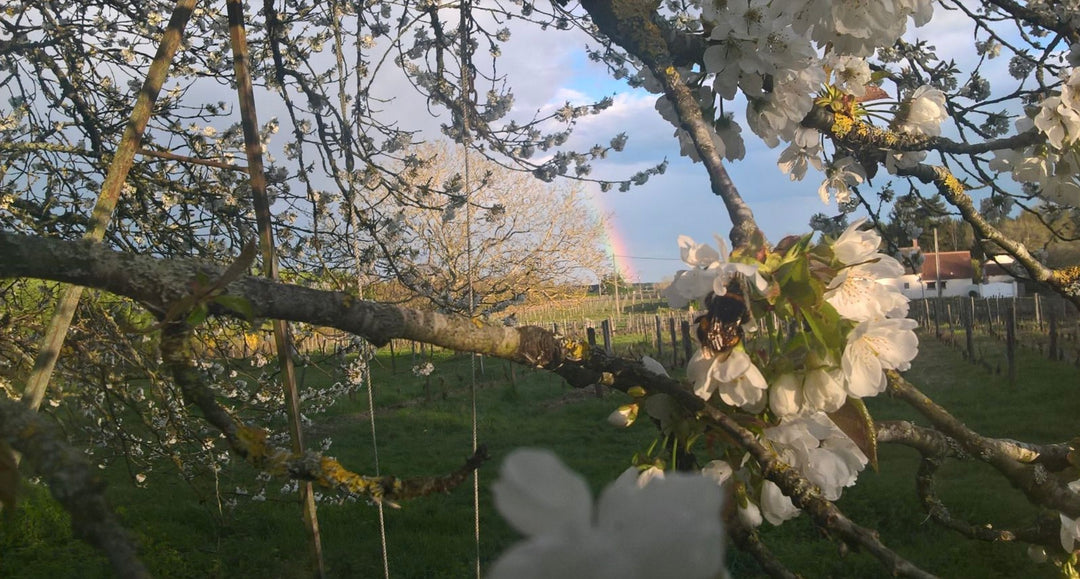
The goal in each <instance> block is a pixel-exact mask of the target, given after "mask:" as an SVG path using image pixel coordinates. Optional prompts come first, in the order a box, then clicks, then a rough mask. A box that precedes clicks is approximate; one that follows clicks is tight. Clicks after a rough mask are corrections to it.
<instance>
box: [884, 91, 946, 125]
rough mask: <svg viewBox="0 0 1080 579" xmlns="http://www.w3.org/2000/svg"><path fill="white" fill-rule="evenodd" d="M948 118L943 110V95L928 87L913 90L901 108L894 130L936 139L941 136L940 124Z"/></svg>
mask: <svg viewBox="0 0 1080 579" xmlns="http://www.w3.org/2000/svg"><path fill="white" fill-rule="evenodd" d="M947 118H949V112H948V111H947V110H946V109H945V93H943V92H941V90H939V89H936V88H934V87H932V86H930V85H925V84H924V85H922V86H920V87H919V88H917V89H915V92H913V93H912V94H911V97H910V98H909V99H908V100H907V102H906V103H905V106H903V107H901V113H900V114H899V115H898V118H897V119H896V127H895V129H896V130H897V131H899V132H902V133H909V134H913V135H925V136H928V137H937V136H940V135H941V123H943V122H945V119H947Z"/></svg>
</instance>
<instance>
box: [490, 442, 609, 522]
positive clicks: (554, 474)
mask: <svg viewBox="0 0 1080 579" xmlns="http://www.w3.org/2000/svg"><path fill="white" fill-rule="evenodd" d="M492 492H493V493H494V495H495V508H496V509H497V510H498V511H499V513H500V514H502V516H503V518H505V519H506V521H507V522H508V523H510V525H511V526H513V527H514V528H515V529H517V530H518V531H520V532H521V533H522V534H523V535H528V536H532V535H539V534H544V533H557V532H562V531H568V529H570V528H585V527H588V526H589V525H590V524H591V518H592V495H591V493H590V491H589V487H588V485H587V484H586V483H585V479H583V478H582V477H581V476H580V475H578V474H577V473H575V472H573V471H571V470H570V469H568V468H567V467H566V465H564V464H563V463H562V461H560V460H559V458H558V457H557V456H555V454H554V453H552V452H551V451H548V450H540V449H528V448H526V449H519V450H515V451H514V452H513V453H511V454H510V456H508V457H506V460H504V461H503V464H502V468H501V469H500V470H499V480H497V481H495V483H494V484H492Z"/></svg>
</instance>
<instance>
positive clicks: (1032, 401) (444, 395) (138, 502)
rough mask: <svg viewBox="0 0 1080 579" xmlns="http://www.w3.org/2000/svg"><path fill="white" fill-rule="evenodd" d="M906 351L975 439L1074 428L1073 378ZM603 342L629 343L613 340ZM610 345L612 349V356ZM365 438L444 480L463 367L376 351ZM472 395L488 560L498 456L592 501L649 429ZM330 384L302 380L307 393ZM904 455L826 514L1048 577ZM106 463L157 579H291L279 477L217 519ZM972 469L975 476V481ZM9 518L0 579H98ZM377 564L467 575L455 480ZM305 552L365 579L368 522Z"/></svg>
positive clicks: (799, 530)
mask: <svg viewBox="0 0 1080 579" xmlns="http://www.w3.org/2000/svg"><path fill="white" fill-rule="evenodd" d="M923 340H924V344H923V349H922V353H921V354H920V357H919V359H918V360H917V361H916V364H915V366H914V367H913V368H912V370H911V371H910V372H909V373H908V377H909V378H910V379H911V380H912V381H913V382H915V383H916V384H919V385H923V389H924V391H925V392H926V393H927V394H929V395H930V396H931V397H932V398H934V399H935V400H937V401H938V402H940V403H942V404H943V405H944V406H946V407H947V408H949V409H950V410H952V411H953V412H954V413H955V414H956V415H957V416H959V417H960V418H962V419H963V420H965V421H967V423H968V424H969V425H970V426H972V427H973V428H975V429H976V430H979V431H980V432H983V433H985V434H988V435H992V436H1001V437H1009V438H1016V439H1020V440H1029V441H1033V442H1052V441H1062V440H1067V439H1069V438H1071V437H1072V436H1075V435H1076V434H1077V430H1078V429H1077V426H1078V421H1077V420H1076V416H1078V415H1080V397H1078V396H1076V392H1075V389H1076V387H1077V386H1076V384H1077V382H1078V380H1077V377H1078V376H1077V371H1076V369H1075V368H1073V367H1072V366H1071V365H1070V364H1066V363H1054V362H1049V361H1046V360H1044V359H1042V358H1040V357H1039V356H1037V355H1036V354H1035V353H1034V352H1031V351H1022V352H1021V353H1020V357H1019V363H1020V368H1021V373H1020V375H1021V377H1022V382H1021V385H1020V386H1018V387H1011V386H1009V385H1008V383H1007V380H1006V378H1005V377H1004V376H1003V375H998V374H995V373H993V372H987V371H986V370H984V369H983V368H982V367H979V366H973V365H969V364H967V363H966V362H964V361H963V360H962V359H961V356H960V353H959V350H958V349H957V348H955V347H952V346H948V345H943V344H942V343H940V342H937V341H936V340H934V339H933V338H925V337H924V338H923ZM616 343H617V345H618V346H619V347H629V346H630V345H632V344H634V343H635V339H634V338H632V337H623V336H620V337H619V338H618V340H617V342H616ZM620 351H621V350H620ZM376 366H377V367H376V372H375V394H376V407H377V408H379V409H381V410H379V412H377V413H376V427H377V435H378V443H379V465H380V467H381V471H382V472H383V473H386V474H394V475H397V476H427V475H435V474H439V473H445V472H448V471H451V470H453V469H455V468H457V467H458V466H459V465H460V464H461V462H462V461H463V459H464V458H465V457H466V456H467V455H468V454H469V452H470V447H471V436H472V435H471V421H470V415H471V406H470V398H469V395H468V382H467V380H466V379H465V378H466V377H467V376H468V372H469V360H468V358H467V357H452V356H450V354H448V353H441V352H437V353H436V368H437V370H436V373H435V374H434V375H433V376H432V377H431V380H430V381H428V380H425V379H424V378H420V377H416V376H413V375H412V374H411V372H410V371H409V367H410V366H411V360H410V356H409V355H399V358H398V359H397V373H396V374H393V373H391V372H390V363H389V359H388V356H380V358H379V359H378V363H377V364H376ZM485 369H486V376H483V377H481V379H480V384H479V389H478V409H479V420H478V437H479V439H480V441H482V442H485V443H487V444H488V446H489V448H490V450H491V454H492V458H493V460H492V461H491V462H490V463H489V464H488V465H486V466H485V467H483V468H482V469H481V472H480V496H481V508H480V526H481V544H480V557H481V561H482V562H483V563H484V564H489V563H490V562H491V561H492V560H494V558H495V557H496V556H497V555H498V553H500V552H502V551H503V550H505V549H506V548H507V547H508V546H509V545H510V544H512V543H513V542H514V541H515V540H516V536H515V534H514V533H513V531H511V530H510V529H509V528H508V527H507V525H506V524H505V523H504V522H503V521H502V520H501V519H500V518H499V517H498V515H497V514H496V513H495V511H494V509H493V506H492V503H491V500H490V494H489V485H490V483H491V482H492V480H493V479H494V478H495V477H496V476H497V469H498V465H499V464H500V462H501V460H502V458H503V457H505V456H506V454H507V453H508V452H510V451H511V450H512V449H514V448H517V447H521V446H538V447H546V448H551V449H554V450H555V451H556V452H557V453H558V454H559V455H560V456H561V457H562V459H563V460H564V461H565V462H566V463H567V464H568V465H569V466H570V467H571V468H573V469H575V470H577V471H579V472H581V473H583V474H584V475H585V476H586V477H587V478H588V480H589V481H590V483H591V484H592V486H593V488H594V489H596V490H598V489H599V488H602V487H603V485H605V484H607V483H608V482H610V481H611V480H612V479H614V478H615V476H617V475H618V474H619V473H620V472H621V471H622V470H623V469H624V468H626V466H627V465H628V463H629V460H630V457H631V456H632V455H633V453H634V452H635V451H637V450H641V449H642V448H644V447H645V446H647V445H648V444H649V443H650V442H651V441H652V439H653V436H654V431H653V429H652V426H651V425H650V424H648V421H642V423H639V424H637V425H635V426H634V427H632V428H630V429H627V430H619V429H615V428H613V427H610V426H609V425H607V423H606V422H605V421H604V419H605V417H606V416H607V414H608V413H610V412H611V410H612V409H614V408H615V407H616V406H618V405H619V404H621V403H624V402H625V401H626V398H625V397H624V396H622V395H621V394H611V395H609V396H607V397H606V398H605V399H596V398H594V397H592V396H591V393H590V394H589V395H584V396H583V395H582V394H583V393H582V392H579V391H571V390H570V389H569V388H567V387H566V386H564V385H563V384H561V383H560V381H558V380H556V379H554V378H553V377H552V376H550V375H548V374H546V373H543V372H539V371H534V370H529V369H524V368H520V367H519V368H517V369H516V370H515V374H516V377H517V384H516V385H511V384H510V381H509V380H508V378H507V373H508V368H507V366H506V364H505V363H504V362H501V361H495V360H487V361H486V363H485ZM333 379H335V375H333V374H328V373H323V372H318V371H315V370H314V369H312V370H309V371H308V372H307V373H306V374H305V380H306V382H307V383H308V384H309V385H318V384H321V383H325V382H326V381H328V380H333ZM366 406H367V402H366V396H365V395H363V394H362V395H361V396H359V397H358V399H357V400H354V401H350V400H343V401H341V402H339V403H338V404H337V405H335V406H333V407H332V408H331V409H330V411H328V412H327V413H326V414H324V415H322V416H320V417H319V418H318V419H317V426H316V427H315V428H313V429H312V430H311V431H310V432H309V433H308V440H309V444H317V442H318V441H319V440H321V439H322V438H323V437H326V436H330V437H332V438H333V440H334V443H333V446H332V448H331V449H330V452H329V454H331V455H333V456H336V457H338V458H339V459H340V460H341V461H342V462H343V463H344V464H346V465H347V466H349V467H350V468H352V469H353V470H355V471H358V472H361V473H366V474H373V473H374V468H375V465H374V453H373V451H372V443H371V428H370V423H369V422H368V416H367V414H366V413H365V410H366ZM870 408H871V411H872V412H873V413H874V415H875V416H876V417H877V418H879V419H911V420H915V421H916V422H919V423H920V424H925V421H923V420H921V419H920V418H919V417H918V416H916V415H915V414H914V413H913V412H912V411H911V410H910V409H908V408H906V407H905V406H904V405H903V404H901V403H899V402H897V401H895V400H890V399H888V398H886V397H879V398H878V399H874V400H871V401H870ZM917 467H918V455H917V454H916V453H915V452H914V451H910V450H908V449H905V448H896V447H890V446H886V447H885V448H883V449H882V450H881V469H880V472H878V473H874V472H871V471H867V472H864V473H863V474H862V475H861V477H860V480H859V484H858V485H856V486H855V487H853V488H850V489H847V490H845V492H844V497H843V498H842V499H841V501H840V503H839V504H840V507H841V508H842V509H843V510H844V511H845V512H846V513H847V514H848V515H849V516H851V517H852V518H853V519H854V520H856V521H857V522H858V523H860V524H862V525H864V526H867V527H872V528H875V529H877V530H878V531H879V532H880V533H881V536H882V539H883V540H884V541H885V543H886V544H887V545H890V546H892V547H893V548H895V549H896V550H897V551H898V552H900V553H901V554H902V555H904V556H905V557H907V558H909V559H911V560H913V561H915V562H916V563H917V564H919V565H920V566H922V567H923V568H924V569H926V570H928V571H931V572H933V573H936V574H939V575H942V576H946V577H1016V576H1025V577H1041V576H1046V577H1049V576H1053V575H1054V572H1053V571H1054V570H1053V568H1052V567H1050V566H1046V565H1044V566H1041V567H1039V566H1035V565H1034V564H1032V563H1031V562H1030V561H1029V560H1028V559H1027V557H1026V555H1025V553H1024V547H1023V546H1020V545H1010V544H985V543H976V542H973V541H968V540H966V539H963V538H961V537H959V536H957V535H955V534H954V533H952V532H951V531H947V530H944V529H941V528H939V527H937V526H936V525H935V524H933V523H932V522H930V521H927V519H926V515H925V514H924V513H923V511H922V509H921V507H920V506H919V504H918V500H917V497H916V495H915V472H916V469H917ZM119 470H120V469H119V468H118V467H114V468H110V469H109V470H108V471H106V476H107V477H108V479H109V481H110V486H109V488H108V497H109V499H110V501H111V502H112V503H113V504H114V505H117V511H118V513H119V515H120V516H121V518H122V520H123V521H124V523H125V524H126V525H127V526H128V528H129V529H131V530H132V532H133V534H134V535H135V536H136V538H137V539H138V541H139V544H140V546H141V552H142V555H143V558H144V560H145V561H146V562H147V564H148V565H149V566H150V568H151V570H152V571H153V573H155V574H156V575H158V576H162V577H226V576H228V577H305V576H308V572H307V569H306V561H307V550H306V549H307V548H306V537H305V533H304V530H303V526H302V524H301V522H300V511H299V507H298V506H297V505H296V504H295V502H294V501H293V496H294V495H291V494H289V495H286V494H281V493H280V492H279V489H280V488H281V486H282V484H283V483H282V481H276V480H275V481H272V482H271V483H269V485H268V490H267V493H266V495H267V498H268V500H267V501H266V502H253V501H250V500H241V501H240V502H239V503H238V504H237V505H236V506H235V507H234V508H228V507H226V508H224V509H223V510H222V511H220V512H219V510H218V507H217V501H216V499H215V494H214V481H213V480H212V479H211V480H203V481H200V482H199V484H198V485H197V488H193V487H191V486H189V485H187V484H186V483H183V482H180V479H179V477H176V476H170V475H169V467H167V466H162V468H161V469H156V470H155V471H154V474H153V476H152V477H151V479H149V481H148V483H149V484H148V487H147V488H146V489H136V488H133V487H132V486H131V485H130V484H129V483H128V482H127V478H126V474H125V473H123V472H119ZM988 475H989V476H988ZM254 476H255V473H254V472H253V471H252V470H251V469H249V468H248V467H246V466H244V465H235V466H233V467H231V468H230V469H227V471H226V472H225V473H223V474H222V480H221V483H220V488H221V489H222V491H223V493H222V495H223V497H224V498H229V497H231V496H232V491H233V489H235V487H236V486H245V487H247V488H249V489H253V487H254V484H253V483H252V480H253V479H254ZM24 487H25V488H24V492H23V496H22V503H21V506H20V507H19V509H18V510H17V512H16V513H15V516H14V519H13V520H12V521H10V522H7V523H5V524H3V525H0V577H49V578H62V577H80V578H82V577H108V576H110V572H109V569H108V566H107V564H106V562H105V560H104V559H103V557H101V556H100V555H98V554H97V552H95V551H94V550H93V549H91V548H90V547H88V546H86V545H85V544H83V543H82V542H80V541H78V540H76V539H74V538H73V537H72V536H71V531H70V529H69V526H68V519H67V516H66V514H65V513H64V512H63V511H62V509H60V508H59V507H58V506H57V505H56V503H55V502H54V501H52V499H51V498H50V497H49V496H48V494H47V493H46V492H45V491H44V490H43V489H42V488H40V487H38V486H36V485H33V484H30V483H26V484H25V485H24ZM939 487H940V493H941V496H942V497H943V498H944V500H945V501H946V502H947V504H948V505H949V506H950V508H951V509H952V510H953V513H954V515H957V516H963V517H965V518H967V520H969V521H972V522H977V523H993V524H995V525H1001V524H1006V525H1007V524H1026V523H1029V522H1030V520H1031V518H1032V517H1033V516H1034V515H1035V514H1036V513H1037V511H1036V510H1035V509H1034V508H1032V507H1030V506H1029V505H1028V503H1027V502H1026V500H1025V499H1024V498H1023V497H1022V496H1021V495H1020V494H1019V493H1018V492H1016V491H1015V490H1013V489H1011V488H1010V487H1009V485H1008V484H1007V483H1004V482H1002V481H1001V479H1000V477H997V476H995V475H993V474H992V473H990V472H989V469H988V468H987V467H985V466H983V465H980V464H970V463H955V462H953V463H949V464H947V465H946V467H945V468H944V469H943V471H942V475H941V476H940V477H939ZM385 517H386V529H387V534H388V544H389V564H390V570H391V575H392V576H394V577H407V578H411V577H416V578H419V577H467V576H471V575H472V573H473V565H474V562H473V556H474V549H475V546H474V543H473V507H472V492H471V485H470V484H466V485H465V486H464V487H463V488H459V489H456V490H454V491H453V492H451V493H449V494H447V495H439V496H433V497H427V498H423V499H418V500H414V501H409V502H406V503H404V504H403V505H402V508H401V509H387V510H386V512H385ZM319 522H320V526H321V532H322V539H323V548H324V554H325V561H326V565H327V569H328V572H329V574H330V576H332V577H367V576H380V575H381V574H382V559H381V554H380V547H379V545H380V540H379V531H378V528H379V527H378V515H377V510H376V509H375V508H374V507H372V506H370V505H368V504H365V503H362V502H346V503H343V504H336V503H334V502H329V501H327V502H323V503H321V504H320V508H319ZM763 535H764V538H765V540H766V541H767V543H768V544H769V546H770V547H771V548H772V549H773V550H774V552H775V553H776V554H777V556H778V557H780V559H781V560H782V561H783V562H785V563H786V564H787V565H788V566H789V567H791V568H792V569H795V570H797V571H799V572H801V573H803V575H804V576H806V577H869V576H882V575H884V574H885V573H884V569H883V568H882V567H881V566H880V565H879V564H878V563H877V562H876V560H874V559H872V558H871V557H870V556H869V555H867V554H865V553H859V552H847V550H846V549H845V550H841V549H840V548H839V547H838V545H837V544H836V543H834V542H832V541H830V540H828V539H827V538H824V537H823V534H822V532H821V531H820V530H818V529H816V528H814V526H813V524H812V523H811V522H810V521H809V520H808V519H807V518H806V517H800V518H798V519H796V520H794V521H789V522H787V523H785V524H784V525H783V526H781V527H778V528H772V527H770V526H769V525H768V524H766V525H765V526H764V527H763ZM730 567H731V570H732V572H733V575H734V576H737V577H754V576H759V575H760V574H761V573H760V569H759V568H758V567H757V564H756V562H754V561H753V560H752V559H751V558H749V557H748V556H745V555H742V554H736V555H733V558H732V559H731V561H730Z"/></svg>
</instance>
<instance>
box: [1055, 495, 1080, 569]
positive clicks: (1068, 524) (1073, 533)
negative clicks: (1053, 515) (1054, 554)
mask: <svg viewBox="0 0 1080 579" xmlns="http://www.w3.org/2000/svg"><path fill="white" fill-rule="evenodd" d="M1069 490H1070V491H1072V492H1073V493H1077V494H1080V479H1077V480H1074V481H1072V482H1071V483H1069ZM1058 516H1059V517H1061V530H1060V535H1061V548H1062V549H1065V552H1066V553H1072V552H1073V550H1075V549H1076V548H1077V543H1080V517H1078V518H1075V519H1074V518H1071V517H1067V516H1065V513H1058Z"/></svg>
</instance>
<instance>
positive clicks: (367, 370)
mask: <svg viewBox="0 0 1080 579" xmlns="http://www.w3.org/2000/svg"><path fill="white" fill-rule="evenodd" d="M357 266H358V267H359V263H358V264H357ZM370 347H371V346H370V345H369V344H368V343H367V342H362V345H361V347H360V350H361V351H360V354H359V355H360V356H364V355H366V354H367V353H368V348H370ZM364 381H365V383H366V385H367V399H368V417H369V418H370V419H371V449H372V453H373V454H374V455H375V476H380V475H381V474H382V473H381V472H380V471H379V443H378V441H377V440H376V438H375V391H374V389H373V388H372V387H371V363H370V360H369V361H367V362H366V363H365V364H364ZM375 507H376V508H377V509H378V510H379V540H380V542H381V546H382V564H383V575H384V576H385V577H386V579H390V557H389V556H388V555H387V551H386V519H385V518H384V513H383V504H382V501H379V502H377V503H375Z"/></svg>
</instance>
